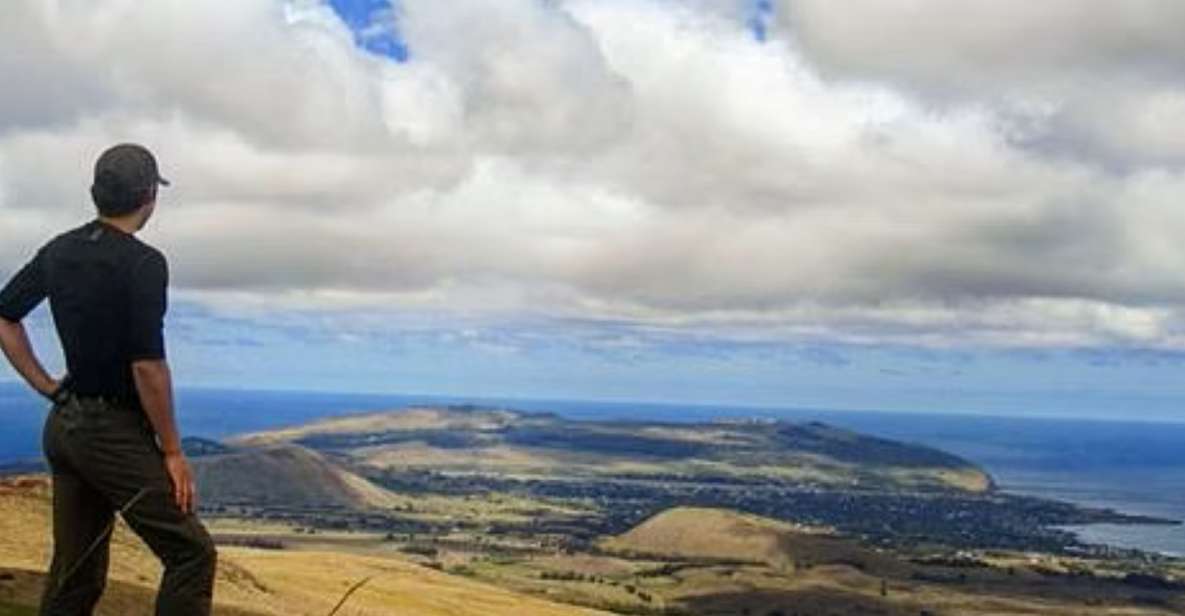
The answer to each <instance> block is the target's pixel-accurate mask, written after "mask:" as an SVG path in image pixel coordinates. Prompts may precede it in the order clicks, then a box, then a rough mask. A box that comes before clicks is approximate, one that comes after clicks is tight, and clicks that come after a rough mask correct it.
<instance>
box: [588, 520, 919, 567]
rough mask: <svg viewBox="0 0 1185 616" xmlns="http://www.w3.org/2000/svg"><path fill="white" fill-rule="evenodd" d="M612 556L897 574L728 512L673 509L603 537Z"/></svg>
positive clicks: (825, 538)
mask: <svg viewBox="0 0 1185 616" xmlns="http://www.w3.org/2000/svg"><path fill="white" fill-rule="evenodd" d="M601 547H603V548H604V549H606V550H608V551H611V552H621V553H631V554H642V555H654V556H663V557H670V558H692V559H695V558H708V559H720V560H734V561H744V562H758V563H765V564H768V565H770V566H771V567H774V568H777V569H782V570H794V569H795V568H800V567H806V566H818V565H824V564H834V563H842V564H847V565H855V566H858V567H859V568H860V569H862V570H864V571H867V572H871V573H892V574H896V575H901V574H902V573H903V572H904V567H902V566H901V565H900V564H899V563H897V562H896V561H895V560H893V559H891V558H888V557H885V556H882V555H880V554H878V553H876V552H873V551H871V550H867V549H864V548H862V547H860V546H858V545H856V544H855V543H853V542H851V541H848V540H845V539H840V538H837V537H833V536H829V535H826V534H824V533H822V532H821V531H818V530H816V529H807V528H803V527H799V526H795V525H792V524H787V523H785V522H780V521H777V520H771V519H768V518H762V517H759V516H755V515H749V514H745V513H738V512H735V511H730V510H726V509H711V508H702V507H676V508H674V509H668V510H666V511H663V512H662V513H659V514H658V515H656V516H654V517H652V518H650V519H649V520H646V521H645V522H643V523H641V524H639V525H638V526H636V527H634V528H633V529H631V530H630V531H628V532H626V533H623V534H621V535H618V536H616V537H611V538H608V539H606V540H605V541H603V542H602V543H601Z"/></svg>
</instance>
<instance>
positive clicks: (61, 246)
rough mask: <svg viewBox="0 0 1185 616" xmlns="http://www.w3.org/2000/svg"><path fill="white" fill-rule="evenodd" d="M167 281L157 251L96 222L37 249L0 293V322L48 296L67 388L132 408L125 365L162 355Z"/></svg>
mask: <svg viewBox="0 0 1185 616" xmlns="http://www.w3.org/2000/svg"><path fill="white" fill-rule="evenodd" d="M168 282H169V270H168V263H167V262H166V261H165V257H164V255H163V254H161V252H160V251H159V250H157V249H155V248H153V247H152V246H149V245H148V244H145V243H144V242H141V241H140V240H138V239H136V238H135V237H134V236H132V235H129V234H127V233H124V232H123V231H121V230H120V229H118V228H116V227H114V226H112V225H109V224H107V223H104V222H102V221H100V220H97V219H96V220H92V221H91V222H88V223H86V224H85V225H82V226H81V227H78V228H76V229H72V230H70V231H67V232H65V233H63V234H61V235H58V236H57V237H55V238H53V239H52V240H50V241H49V242H48V243H46V244H45V246H43V247H42V248H41V249H40V250H38V251H37V254H36V256H34V257H33V259H32V260H31V261H29V263H28V264H26V265H25V266H24V267H23V268H21V270H20V271H19V272H17V273H16V275H15V276H13V278H12V280H10V281H9V282H8V285H7V286H5V287H4V289H3V290H2V291H0V317H3V318H5V319H7V320H9V321H14V322H15V321H20V320H21V319H23V318H24V317H25V316H26V315H27V314H29V312H30V311H31V310H33V308H35V307H37V305H38V304H40V303H41V300H43V299H45V298H46V297H48V298H49V305H50V310H51V311H52V313H53V319H54V325H55V326H56V327H57V330H58V338H59V339H60V340H61V343H62V350H63V351H64V354H65V357H66V367H67V370H68V371H69V374H70V381H69V383H70V384H69V388H70V390H71V391H74V392H75V393H77V394H79V395H103V396H115V397H120V398H124V399H126V400H127V401H128V402H130V403H132V404H133V405H137V406H138V405H139V396H138V395H137V394H136V386H135V381H134V380H133V378H132V366H131V364H132V362H133V361H136V360H140V359H164V357H165V344H164V335H163V327H164V316H165V310H166V306H167V299H166V295H167V291H166V289H167V287H168Z"/></svg>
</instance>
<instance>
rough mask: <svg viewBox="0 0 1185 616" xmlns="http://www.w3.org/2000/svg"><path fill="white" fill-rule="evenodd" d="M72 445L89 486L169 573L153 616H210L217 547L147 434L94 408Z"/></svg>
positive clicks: (118, 414) (124, 414) (130, 420)
mask: <svg viewBox="0 0 1185 616" xmlns="http://www.w3.org/2000/svg"><path fill="white" fill-rule="evenodd" d="M93 410H96V411H99V412H97V413H93V412H92V413H91V414H90V415H89V417H88V421H86V422H85V424H86V427H85V428H83V429H81V430H79V431H78V432H76V433H75V434H74V435H73V437H74V438H73V439H71V443H70V444H69V445H68V446H69V448H70V450H71V453H72V454H73V455H72V458H73V459H75V460H77V461H78V462H77V466H78V468H79V469H82V472H83V473H84V475H85V478H86V480H87V481H89V482H90V483H91V484H92V485H94V486H95V487H96V488H97V489H98V490H99V491H100V492H102V493H103V494H104V495H105V496H106V497H107V498H108V499H109V500H110V501H111V502H112V503H114V504H115V505H117V506H118V507H119V510H120V515H122V516H123V518H124V520H126V521H127V523H128V525H129V526H131V528H132V530H133V531H135V532H136V534H137V535H139V536H140V538H141V539H143V540H144V542H145V543H147V544H148V547H149V548H151V549H152V551H153V553H154V554H156V556H157V558H159V559H160V560H161V563H162V564H163V565H164V567H165V571H164V575H163V577H162V578H161V585H160V590H159V592H158V593H157V602H156V613H157V614H158V615H163V616H207V615H208V614H210V609H211V603H212V598H213V590H214V568H215V561H216V558H217V553H216V551H215V548H214V542H213V541H212V540H211V539H210V535H209V534H208V533H207V532H206V529H205V527H204V526H202V524H201V522H199V521H198V519H197V517H196V516H194V515H193V514H187V513H184V512H183V511H181V509H180V508H179V507H178V506H177V503H176V502H175V501H174V500H173V488H172V482H171V481H170V479H169V476H168V474H167V472H166V471H165V465H164V457H163V456H162V454H161V452H160V449H159V448H158V447H157V446H156V443H155V441H154V440H153V437H152V434H151V431H150V429H149V428H148V427H147V426H146V425H145V424H144V423H143V422H141V420H140V418H139V417H138V416H136V415H131V414H128V413H129V412H128V411H127V410H126V409H119V408H115V407H108V408H100V409H93Z"/></svg>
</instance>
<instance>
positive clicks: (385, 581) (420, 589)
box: [0, 476, 604, 616]
mask: <svg viewBox="0 0 1185 616" xmlns="http://www.w3.org/2000/svg"><path fill="white" fill-rule="evenodd" d="M49 513H50V511H49V479H48V478H47V477H45V476H26V477H15V478H6V479H4V480H0V614H3V613H4V612H5V611H6V610H7V611H9V612H11V613H14V614H23V613H27V609H22V608H27V607H28V606H31V605H35V604H36V601H37V597H38V594H39V592H40V588H41V585H42V583H43V581H44V575H43V573H42V572H43V571H44V568H45V566H46V564H47V563H48V559H49V552H48V551H49V548H50V537H49V530H50V529H49V526H48V524H49V519H50V516H49ZM159 576H160V567H159V565H158V564H157V562H156V559H155V558H154V557H153V556H152V555H151V553H150V552H148V551H147V549H146V548H145V547H144V546H143V544H142V543H141V542H140V540H139V539H138V538H137V537H135V535H134V534H132V533H131V532H130V531H129V529H128V528H127V527H126V526H125V525H124V524H123V522H122V521H121V522H120V523H119V524H118V526H117V528H116V532H115V534H114V536H113V538H112V562H111V572H110V580H111V582H110V584H109V588H108V591H107V593H106V594H105V596H104V599H103V602H102V603H101V604H100V608H99V611H98V613H99V614H100V616H114V615H120V616H139V615H148V614H151V613H152V607H151V606H152V596H153V594H154V592H155V586H156V582H157V580H158V579H159ZM370 576H374V577H373V579H372V581H371V582H369V583H368V584H367V585H366V586H364V587H363V588H362V589H361V590H359V591H358V592H357V593H356V594H354V595H353V596H352V597H351V599H350V603H349V610H348V611H347V612H346V613H349V614H356V615H363V614H372V615H377V614H393V613H394V614H406V615H408V616H470V615H472V616H594V615H597V614H602V615H603V614H604V613H603V612H598V611H595V610H590V609H583V608H577V607H571V606H567V605H561V604H556V603H552V602H549V601H546V600H542V599H538V598H533V597H528V596H525V595H522V594H518V593H515V592H511V591H507V590H504V589H500V588H497V587H494V586H491V585H488V584H483V583H479V582H475V581H472V580H468V579H465V578H460V577H456V576H452V575H448V574H446V573H442V572H440V571H436V570H434V569H431V568H428V567H423V566H420V565H416V564H413V563H411V562H408V561H405V560H401V559H398V558H393V557H376V556H361V555H355V554H346V553H339V552H316V551H309V552H289V551H285V550H257V549H249V548H240V547H227V546H223V547H220V548H219V561H218V575H217V582H216V587H215V600H216V602H217V605H216V608H215V613H216V614H219V615H221V616H265V615H284V616H305V615H308V616H324V615H325V614H327V613H329V611H330V610H331V609H332V608H333V606H334V605H335V604H336V602H337V600H338V599H339V598H340V597H341V596H342V594H343V593H344V592H345V591H346V590H347V589H348V588H349V587H350V586H351V585H352V584H354V583H356V582H358V581H360V580H363V579H365V578H367V577H370Z"/></svg>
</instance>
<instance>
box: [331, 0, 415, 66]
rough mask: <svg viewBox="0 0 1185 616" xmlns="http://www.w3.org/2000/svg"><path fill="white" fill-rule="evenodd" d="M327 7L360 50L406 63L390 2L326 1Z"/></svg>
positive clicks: (408, 53)
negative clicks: (327, 2) (340, 21)
mask: <svg viewBox="0 0 1185 616" xmlns="http://www.w3.org/2000/svg"><path fill="white" fill-rule="evenodd" d="M329 6H331V7H333V10H334V12H336V13H337V15H338V17H340V18H341V20H342V21H343V22H344V23H345V24H346V25H347V26H349V28H350V30H351V31H353V33H354V41H355V43H357V45H358V46H359V47H360V48H362V49H365V50H366V51H369V52H371V53H374V54H377V55H381V56H386V57H388V58H391V59H393V60H395V61H397V62H406V61H407V59H408V57H409V55H410V52H409V50H408V47H407V43H406V42H405V41H404V40H403V39H402V37H400V35H399V22H398V10H397V7H396V6H395V4H394V3H392V2H391V0H329Z"/></svg>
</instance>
